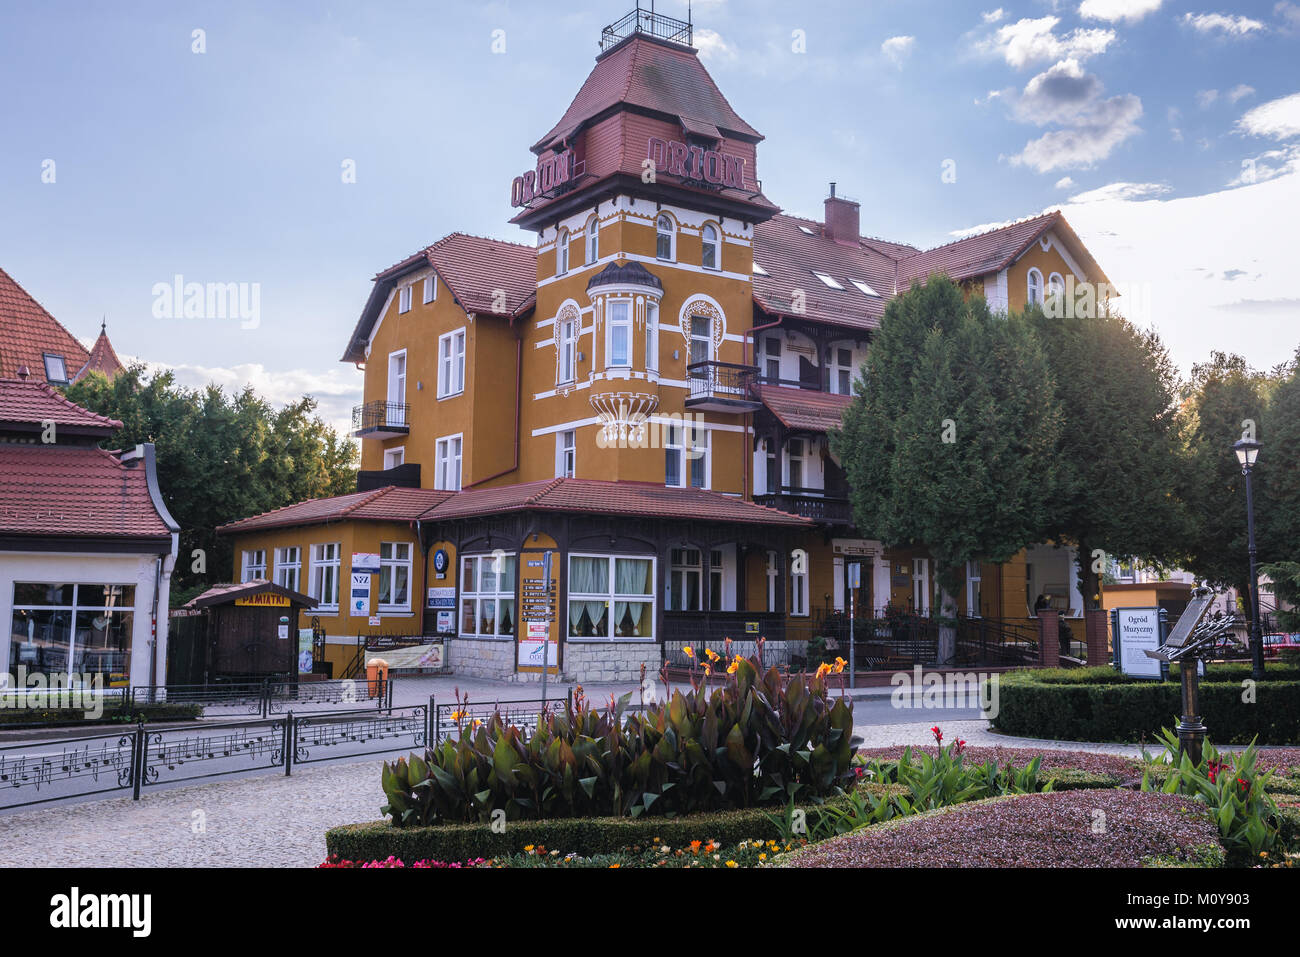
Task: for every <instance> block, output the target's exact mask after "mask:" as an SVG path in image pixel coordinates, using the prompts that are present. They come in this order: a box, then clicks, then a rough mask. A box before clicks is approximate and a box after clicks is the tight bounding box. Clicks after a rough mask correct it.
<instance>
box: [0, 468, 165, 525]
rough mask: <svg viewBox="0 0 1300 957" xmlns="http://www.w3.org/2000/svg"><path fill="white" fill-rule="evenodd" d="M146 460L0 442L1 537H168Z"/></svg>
mask: <svg viewBox="0 0 1300 957" xmlns="http://www.w3.org/2000/svg"><path fill="white" fill-rule="evenodd" d="M171 532H172V529H171V528H170V527H169V526H168V524H167V523H166V522H165V521H164V520H163V518H162V517H161V516H160V515H159V514H158V510H157V509H156V508H155V507H154V501H153V498H152V496H151V494H150V491H149V484H148V477H147V473H146V470H145V465H144V463H143V462H141V461H138V460H137V461H136V462H135V463H133V464H127V463H124V462H122V461H121V460H119V459H118V457H117V456H116V455H114V454H113V453H112V452H106V451H104V450H103V449H99V448H94V447H92V446H60V445H49V446H45V445H0V536H39V537H44V538H48V537H51V536H59V535H74V536H79V537H81V536H85V537H94V538H125V539H150V540H153V539H156V540H158V541H159V542H164V541H169V540H170V536H171Z"/></svg>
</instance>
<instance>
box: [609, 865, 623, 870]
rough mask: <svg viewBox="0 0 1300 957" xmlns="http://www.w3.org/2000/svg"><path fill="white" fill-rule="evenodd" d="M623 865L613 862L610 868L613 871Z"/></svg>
mask: <svg viewBox="0 0 1300 957" xmlns="http://www.w3.org/2000/svg"><path fill="white" fill-rule="evenodd" d="M622 866H623V865H622V864H611V865H609V869H610V870H611V871H612V870H616V869H617V868H620V867H622Z"/></svg>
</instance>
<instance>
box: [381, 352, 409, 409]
mask: <svg viewBox="0 0 1300 957" xmlns="http://www.w3.org/2000/svg"><path fill="white" fill-rule="evenodd" d="M388 402H389V404H390V405H406V350H405V349H398V350H397V351H396V352H390V353H389V354H388ZM398 419H401V420H402V421H400V422H399V421H397V420H398ZM384 424H385V425H406V416H405V415H403V414H402V412H401V411H400V410H396V409H389V410H386V411H385V413H384Z"/></svg>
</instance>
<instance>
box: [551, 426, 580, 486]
mask: <svg viewBox="0 0 1300 957" xmlns="http://www.w3.org/2000/svg"><path fill="white" fill-rule="evenodd" d="M577 474H578V430H577V429H567V430H564V431H561V432H556V433H555V477H556V478H574V477H576V476H577Z"/></svg>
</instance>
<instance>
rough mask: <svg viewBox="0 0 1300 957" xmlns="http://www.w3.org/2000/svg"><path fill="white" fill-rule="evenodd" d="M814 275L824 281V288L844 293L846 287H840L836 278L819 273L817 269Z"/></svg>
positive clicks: (813, 272)
mask: <svg viewBox="0 0 1300 957" xmlns="http://www.w3.org/2000/svg"><path fill="white" fill-rule="evenodd" d="M812 274H813V275H814V276H816V277H817V278H818V279H820V280H821V281H822V285H823V286H826V287H827V288H829V289H838V290H840V292H843V291H844V287H843V286H841V285H840V283H839V280H838V279H836V278H835V277H834V276H831V275H829V274H827V273H824V272H818V271H817V270H816V269H814V270H812Z"/></svg>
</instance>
